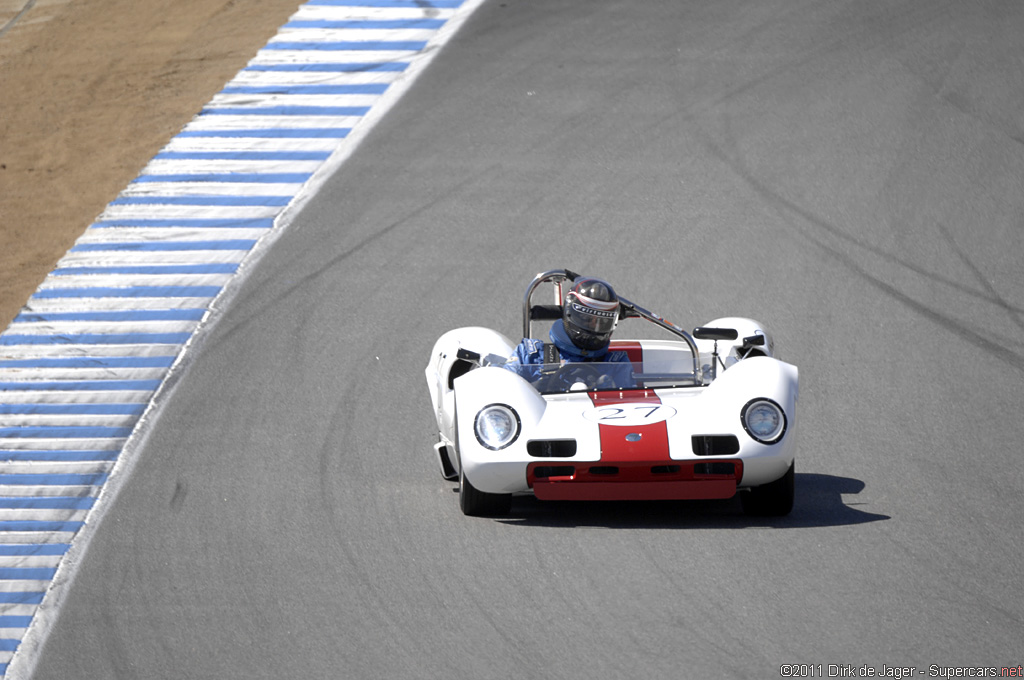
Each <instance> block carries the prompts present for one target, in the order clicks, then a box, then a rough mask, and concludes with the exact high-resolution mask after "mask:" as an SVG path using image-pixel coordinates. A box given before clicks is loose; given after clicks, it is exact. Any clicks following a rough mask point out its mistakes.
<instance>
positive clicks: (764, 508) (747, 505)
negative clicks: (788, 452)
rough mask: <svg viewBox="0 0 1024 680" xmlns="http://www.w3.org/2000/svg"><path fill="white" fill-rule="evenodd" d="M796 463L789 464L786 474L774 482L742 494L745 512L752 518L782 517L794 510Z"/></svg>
mask: <svg viewBox="0 0 1024 680" xmlns="http://www.w3.org/2000/svg"><path fill="white" fill-rule="evenodd" d="M795 469H796V461H795V460H794V461H793V462H792V463H790V464H789V469H788V470H786V474H784V475H782V476H781V477H779V478H778V479H776V480H775V481H774V482H769V483H768V484H762V485H761V486H756V487H754V488H753V489H751V490H750V491H745V492H743V493H741V494H740V500H741V501H742V503H743V512H744V514H746V515H750V516H751V517H782V516H783V515H788V514H789V513H790V511H792V510H793V495H794V483H793V482H794V479H795V477H796V473H795V472H794V471H795Z"/></svg>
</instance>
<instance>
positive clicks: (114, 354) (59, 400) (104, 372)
mask: <svg viewBox="0 0 1024 680" xmlns="http://www.w3.org/2000/svg"><path fill="white" fill-rule="evenodd" d="M481 2H482V0H426V1H420V0H310V1H309V2H308V3H306V4H305V5H303V6H302V7H300V8H299V10H298V12H297V13H296V14H295V15H294V16H293V17H292V18H291V19H290V20H289V22H288V23H286V24H285V25H284V26H283V27H282V28H281V29H280V32H279V33H278V34H277V36H275V37H274V38H273V39H272V40H271V41H270V43H268V44H267V45H266V47H264V48H263V49H262V50H260V52H259V53H258V54H257V55H256V57H255V58H254V59H253V60H252V61H251V62H250V63H249V65H248V66H246V68H244V69H243V70H242V71H240V72H239V73H238V75H236V76H235V78H234V79H233V80H232V81H231V82H229V83H228V84H227V85H226V86H225V87H224V89H223V90H222V91H221V92H220V93H219V94H218V95H216V96H215V97H214V98H213V100H212V101H211V102H210V103H209V104H208V105H207V106H206V107H205V108H204V109H203V110H202V112H201V113H200V114H199V115H198V116H196V118H195V119H193V120H192V121H191V122H190V123H189V124H188V125H187V126H186V127H185V128H184V129H183V130H182V131H181V133H179V134H178V135H177V136H176V137H175V138H174V139H172V140H171V142H170V143H169V144H168V145H167V147H165V148H164V149H163V150H162V151H161V152H160V153H159V154H157V156H156V157H155V158H153V160H152V161H151V162H150V163H149V165H147V166H146V168H145V169H144V170H143V171H142V173H141V174H140V175H139V177H137V178H136V179H135V180H134V181H133V182H132V183H131V184H130V185H129V186H128V187H127V188H126V189H125V190H124V191H123V192H122V193H121V194H120V195H119V196H118V197H117V199H115V200H114V201H113V202H112V203H111V204H110V205H109V206H108V207H107V209H106V210H105V211H104V212H103V213H102V214H101V215H100V216H99V217H98V218H97V220H96V221H95V222H94V223H93V224H92V225H91V226H90V227H89V228H88V229H87V230H86V232H85V233H84V234H83V235H82V236H81V238H79V239H78V241H77V242H76V244H75V245H74V247H72V248H71V250H70V251H69V252H68V253H67V254H66V255H65V257H64V258H63V259H62V260H61V261H60V262H59V263H58V265H57V268H56V269H54V271H53V272H51V273H50V274H49V275H48V276H47V278H46V280H45V281H44V282H43V283H42V285H41V286H40V287H39V289H38V290H37V291H36V292H35V294H34V295H33V296H32V297H31V298H30V299H29V301H28V303H27V304H26V306H25V307H24V308H23V309H22V311H21V313H20V314H19V315H18V316H17V318H15V319H14V321H13V322H12V323H11V325H10V326H9V327H8V328H7V330H6V331H4V332H3V333H2V334H0V676H8V677H14V676H20V677H25V676H27V675H29V674H30V673H31V670H32V666H33V664H34V655H35V654H36V653H37V650H38V649H39V648H40V646H41V645H42V642H43V639H44V638H45V635H46V631H47V630H48V628H49V626H50V623H51V621H52V619H53V617H55V610H56V608H57V607H58V606H59V604H60V600H61V598H62V593H63V589H64V588H66V587H67V585H68V583H70V580H71V578H72V577H73V572H74V568H73V565H74V564H75V563H77V562H78V560H79V559H80V556H81V554H82V553H83V552H84V550H85V546H86V544H87V542H88V537H89V535H91V530H92V529H93V528H94V526H95V524H96V523H97V522H98V521H99V519H100V517H101V515H102V507H103V505H104V501H105V499H107V498H108V497H110V496H111V495H112V494H113V493H115V492H116V487H117V486H118V484H119V483H120V480H121V479H123V478H124V477H125V476H126V475H127V472H128V467H129V466H130V459H131V454H132V451H133V445H134V444H135V442H136V441H137V439H138V434H139V425H140V424H141V423H142V422H143V419H144V418H146V419H149V420H151V419H152V414H153V409H154V408H155V407H156V406H157V405H158V404H159V401H158V399H157V397H158V395H159V393H160V389H161V387H162V385H163V384H164V382H165V380H166V379H167V377H168V376H169V375H170V374H171V372H172V371H173V369H174V366H175V364H176V363H177V362H179V361H180V360H181V357H182V355H183V353H184V351H185V349H186V348H187V347H188V344H189V342H190V340H191V339H192V337H193V335H194V334H195V333H196V332H197V330H198V329H199V328H200V327H201V325H202V323H203V321H204V319H205V318H206V317H207V316H208V314H209V312H210V310H211V308H212V306H213V305H214V303H215V302H216V301H218V300H221V304H222V305H223V304H224V300H225V298H224V297H223V294H224V292H225V290H226V287H227V286H228V285H229V283H231V282H232V281H233V280H234V279H237V278H238V277H239V276H240V273H241V272H240V267H241V266H242V265H243V264H249V263H251V262H253V261H254V260H255V259H256V258H258V256H259V254H260V253H261V252H263V251H264V250H265V249H266V248H267V247H268V246H269V244H270V243H272V241H273V240H274V239H275V238H276V236H277V235H278V234H279V232H280V231H281V230H282V229H284V228H285V227H287V225H288V224H289V223H290V222H291V220H292V215H294V214H295V212H296V211H297V208H298V207H300V206H301V205H302V204H304V203H305V202H306V201H307V200H309V198H310V197H311V196H312V195H314V194H315V193H316V191H317V189H318V188H319V187H320V186H321V184H322V182H323V181H324V180H325V178H326V177H328V176H329V175H330V174H331V173H332V172H333V171H334V170H336V169H337V167H338V166H339V165H340V164H341V163H342V162H343V161H344V159H345V158H347V156H348V155H349V154H351V152H352V151H353V149H354V148H355V146H356V144H358V141H359V140H360V139H361V138H362V137H364V136H365V134H366V133H367V132H368V130H369V129H370V128H371V127H372V126H373V124H374V123H375V122H376V120H378V119H379V118H380V117H381V116H382V115H383V114H384V112H386V111H387V110H388V109H389V108H390V107H391V106H392V105H393V104H394V103H395V101H397V99H398V97H399V96H401V94H402V93H403V92H404V91H405V90H406V89H407V88H408V87H409V85H410V84H411V83H412V82H413V80H414V79H415V77H416V76H417V75H418V74H419V73H420V72H422V70H423V68H425V67H426V65H427V64H428V63H429V61H430V60H431V59H432V58H433V56H434V55H436V54H437V52H438V49H437V48H439V47H440V46H442V45H443V44H444V43H446V42H447V41H448V39H449V38H450V37H451V36H452V34H453V33H454V32H455V30H456V29H457V28H458V26H460V25H461V24H462V22H463V21H464V20H465V19H466V18H467V17H468V16H469V15H470V14H471V13H472V11H473V10H474V9H475V8H476V7H477V6H479V4H480V3H481ZM105 487H106V488H105Z"/></svg>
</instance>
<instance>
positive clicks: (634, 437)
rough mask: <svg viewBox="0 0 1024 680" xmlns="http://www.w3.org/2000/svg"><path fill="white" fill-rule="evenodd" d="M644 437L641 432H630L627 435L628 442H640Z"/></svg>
mask: <svg viewBox="0 0 1024 680" xmlns="http://www.w3.org/2000/svg"><path fill="white" fill-rule="evenodd" d="M642 437H643V435H642V434H640V433H639V432H630V433H629V434H627V435H626V441H627V442H638V441H640V439H641V438H642Z"/></svg>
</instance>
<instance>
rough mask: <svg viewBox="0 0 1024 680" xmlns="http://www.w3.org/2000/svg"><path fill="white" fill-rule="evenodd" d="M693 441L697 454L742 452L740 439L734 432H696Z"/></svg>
mask: <svg viewBox="0 0 1024 680" xmlns="http://www.w3.org/2000/svg"><path fill="white" fill-rule="evenodd" d="M691 443H692V446H693V453H694V455H696V456H731V455H733V454H734V453H739V452H740V440H739V439H737V438H736V435H733V434H695V435H694V436H693V438H692V440H691Z"/></svg>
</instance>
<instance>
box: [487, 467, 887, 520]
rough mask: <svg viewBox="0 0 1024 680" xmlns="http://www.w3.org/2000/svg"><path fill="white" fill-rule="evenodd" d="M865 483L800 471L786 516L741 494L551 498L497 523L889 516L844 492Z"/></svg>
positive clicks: (523, 501) (520, 501) (526, 503)
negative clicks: (767, 511) (757, 507)
mask: <svg viewBox="0 0 1024 680" xmlns="http://www.w3.org/2000/svg"><path fill="white" fill-rule="evenodd" d="M863 489H864V482H862V481H860V480H859V479H851V478H849V477H835V476H833V475H819V474H800V473H797V475H796V498H795V501H794V503H793V511H792V512H791V513H790V514H789V515H786V516H785V517H748V516H746V515H744V514H743V510H742V508H741V506H740V500H739V498H738V497H734V498H732V499H729V500H724V501H646V502H644V501H641V502H629V503H618V502H553V501H538V500H537V499H535V498H532V497H522V498H515V499H513V502H512V512H511V513H510V514H509V515H508V516H506V517H502V518H500V519H499V520H498V521H500V522H503V523H505V524H508V525H511V526H541V527H573V526H598V527H609V528H622V529H626V528H642V529H745V528H749V527H764V528H774V529H799V528H806V527H829V526H842V525H846V524H863V523H865V522H877V521H879V520H886V519H890V518H889V516H888V515H879V514H875V513H871V512H865V511H863V510H859V509H857V508H856V507H854V506H856V505H857V503H856V502H855V501H854V502H851V503H849V504H848V503H847V502H844V500H843V496H844V495H852V494H859V493H860V492H861V491H862V490H863Z"/></svg>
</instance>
